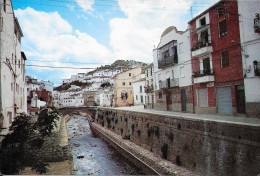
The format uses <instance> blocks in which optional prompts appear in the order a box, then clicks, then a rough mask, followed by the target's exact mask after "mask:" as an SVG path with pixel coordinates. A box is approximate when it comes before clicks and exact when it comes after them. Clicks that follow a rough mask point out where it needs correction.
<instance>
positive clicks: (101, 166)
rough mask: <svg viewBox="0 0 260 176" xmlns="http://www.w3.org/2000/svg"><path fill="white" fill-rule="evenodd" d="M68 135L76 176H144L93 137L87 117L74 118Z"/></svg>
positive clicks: (70, 121)
mask: <svg viewBox="0 0 260 176" xmlns="http://www.w3.org/2000/svg"><path fill="white" fill-rule="evenodd" d="M67 127H68V133H69V136H70V145H71V148H72V154H73V160H74V170H75V172H74V174H76V175H79V174H80V175H81V174H84V175H142V174H143V173H142V172H140V171H139V169H137V168H135V167H134V166H132V165H131V164H130V163H129V162H127V161H126V159H125V158H124V157H123V156H122V155H120V154H119V153H117V152H116V151H115V150H113V148H112V147H110V146H108V145H107V144H106V143H105V142H104V141H102V140H101V139H99V138H96V137H95V136H93V134H92V132H91V130H90V127H89V123H88V121H87V119H86V118H85V117H82V116H73V117H72V118H71V119H70V120H69V121H68V122H67Z"/></svg>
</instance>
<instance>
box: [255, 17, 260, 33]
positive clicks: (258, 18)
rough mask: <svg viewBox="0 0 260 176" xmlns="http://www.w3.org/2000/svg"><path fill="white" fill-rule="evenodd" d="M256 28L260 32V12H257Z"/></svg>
mask: <svg viewBox="0 0 260 176" xmlns="http://www.w3.org/2000/svg"><path fill="white" fill-rule="evenodd" d="M254 28H255V32H257V33H260V16H259V14H257V15H256V18H255V19H254Z"/></svg>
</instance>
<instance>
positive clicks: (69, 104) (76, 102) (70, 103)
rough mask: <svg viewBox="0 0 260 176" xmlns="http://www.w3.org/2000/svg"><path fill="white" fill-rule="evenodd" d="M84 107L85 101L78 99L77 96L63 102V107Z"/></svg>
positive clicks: (67, 98)
mask: <svg viewBox="0 0 260 176" xmlns="http://www.w3.org/2000/svg"><path fill="white" fill-rule="evenodd" d="M83 105H84V99H83V98H80V97H77V96H71V97H66V98H64V99H63V101H62V105H61V106H62V107H72V106H73V107H80V106H83Z"/></svg>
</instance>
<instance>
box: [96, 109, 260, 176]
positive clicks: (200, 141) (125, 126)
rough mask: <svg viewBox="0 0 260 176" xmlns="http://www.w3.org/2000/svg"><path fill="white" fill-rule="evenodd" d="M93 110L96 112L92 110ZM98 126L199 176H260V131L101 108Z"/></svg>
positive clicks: (217, 123)
mask: <svg viewBox="0 0 260 176" xmlns="http://www.w3.org/2000/svg"><path fill="white" fill-rule="evenodd" d="M92 110H93V109H92ZM93 118H94V121H95V122H96V123H99V124H101V125H102V126H103V127H105V128H107V129H109V130H111V131H114V132H115V133H117V134H119V135H121V136H122V138H123V139H125V140H131V141H132V142H134V143H135V144H137V145H139V146H141V147H143V148H145V149H148V150H150V151H152V152H153V153H156V154H158V155H160V156H161V157H162V158H164V159H166V160H169V161H172V162H173V163H175V164H176V165H179V166H183V167H185V168H187V169H189V170H190V171H192V172H195V173H197V174H199V175H236V176H239V175H241V176H242V175H252V176H253V175H258V174H259V173H260V170H259V166H260V135H259V134H260V127H259V125H255V126H246V125H240V124H235V123H234V124H230V123H219V122H211V121H202V120H192V119H187V118H182V117H173V116H165V115H158V114H151V113H140V112H131V111H125V110H116V109H109V108H98V109H97V110H96V113H95V115H94V116H93Z"/></svg>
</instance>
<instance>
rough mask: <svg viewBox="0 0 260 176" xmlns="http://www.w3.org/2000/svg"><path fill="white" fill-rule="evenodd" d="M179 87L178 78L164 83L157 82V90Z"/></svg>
mask: <svg viewBox="0 0 260 176" xmlns="http://www.w3.org/2000/svg"><path fill="white" fill-rule="evenodd" d="M178 86H179V78H173V79H167V80H165V81H159V89H163V88H166V89H167V88H173V87H178Z"/></svg>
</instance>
